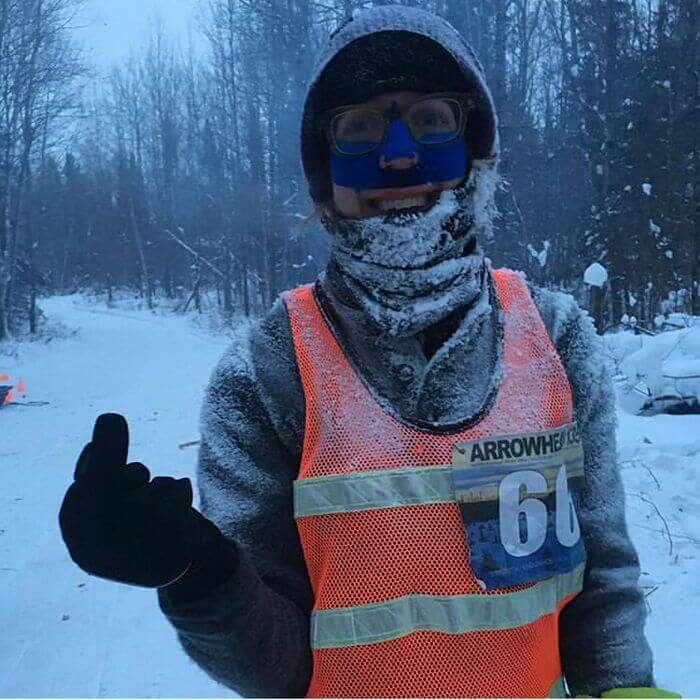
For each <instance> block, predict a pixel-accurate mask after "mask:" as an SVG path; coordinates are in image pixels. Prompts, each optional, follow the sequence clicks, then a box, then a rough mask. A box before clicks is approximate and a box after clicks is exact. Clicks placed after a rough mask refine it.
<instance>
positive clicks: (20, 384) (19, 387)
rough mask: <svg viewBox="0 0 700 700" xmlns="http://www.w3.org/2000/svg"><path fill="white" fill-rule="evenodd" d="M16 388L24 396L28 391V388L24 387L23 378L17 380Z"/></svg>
mask: <svg viewBox="0 0 700 700" xmlns="http://www.w3.org/2000/svg"><path fill="white" fill-rule="evenodd" d="M15 389H17V393H18V394H22V396H25V395H26V393H27V390H26V389H25V388H24V382H23V381H22V380H21V379H20V380H19V381H18V382H17V386H16V387H15Z"/></svg>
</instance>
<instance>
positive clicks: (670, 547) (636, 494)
mask: <svg viewBox="0 0 700 700" xmlns="http://www.w3.org/2000/svg"><path fill="white" fill-rule="evenodd" d="M625 493H626V494H627V495H629V496H636V497H637V498H639V499H640V500H641V501H644V503H647V504H648V505H650V506H651V507H652V508H653V509H654V510H655V511H656V514H657V515H658V516H659V518H660V519H661V522H662V523H663V524H664V528H665V530H666V536H667V537H668V546H669V552H668V553H669V555H672V554H673V538H672V537H671V530H670V528H669V526H668V523H667V522H666V518H664V516H663V515H662V514H661V511H660V510H659V508H658V506H657V505H656V503H654V501H651V500H649V499H648V498H647V497H646V496H643V495H642V494H641V493H630V492H629V491H625Z"/></svg>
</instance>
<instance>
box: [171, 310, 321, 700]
mask: <svg viewBox="0 0 700 700" xmlns="http://www.w3.org/2000/svg"><path fill="white" fill-rule="evenodd" d="M303 422H304V405H303V394H302V389H301V385H300V381H299V377H298V371H297V368H296V360H295V357H294V352H293V346H292V342H291V334H290V332H289V324H288V320H287V316H286V312H285V311H284V308H283V305H282V303H281V302H278V303H277V304H276V305H275V307H274V308H273V310H272V312H271V313H270V315H269V316H268V317H267V318H266V319H265V321H263V322H262V324H260V325H259V326H252V327H249V328H248V329H247V331H246V332H245V333H242V334H241V337H240V338H238V340H237V341H236V342H235V343H234V344H233V346H232V347H231V348H230V349H229V350H228V352H227V353H226V354H225V355H224V357H223V358H222V360H221V361H220V363H219V365H218V366H217V368H216V369H215V371H214V373H213V375H212V378H211V381H210V384H209V387H208V389H207V392H206V396H205V400H204V404H203V408H202V414H201V440H202V441H201V447H200V452H199V464H198V486H199V494H200V498H201V505H200V509H201V511H202V513H203V514H204V515H205V516H206V517H207V518H209V519H210V520H212V521H213V522H214V523H216V525H218V527H219V528H220V529H221V531H222V532H223V534H224V535H225V536H226V537H227V538H229V539H230V541H231V542H232V543H235V545H232V546H235V549H236V550H237V553H238V557H237V558H238V563H237V566H236V568H235V570H234V572H233V573H232V575H231V576H229V578H228V579H227V580H225V581H224V582H223V583H219V584H218V585H217V586H216V587H214V588H213V589H206V587H205V589H204V590H201V591H197V592H195V593H196V594H195V595H194V596H193V595H192V591H191V590H190V591H188V593H187V595H186V596H181V595H179V594H178V586H177V584H176V585H175V586H173V587H172V588H171V587H166V588H164V589H161V590H160V591H159V594H158V597H159V603H160V606H161V609H162V610H163V612H164V613H165V615H166V616H167V617H168V619H169V620H170V622H171V623H172V624H173V625H174V627H175V629H176V630H177V633H178V636H179V639H180V641H181V643H182V645H183V648H184V649H185V651H186V652H187V653H188V654H189V655H190V656H191V657H192V659H194V660H195V661H196V662H197V663H198V664H199V665H200V666H201V667H202V668H203V669H204V670H205V671H206V672H207V673H208V674H209V675H210V676H212V677H213V678H214V679H215V680H217V681H219V682H220V683H222V684H224V685H226V686H228V687H229V688H232V689H233V690H235V691H236V692H238V693H239V694H241V695H243V696H247V697H299V696H303V695H304V694H305V692H306V689H307V687H308V684H309V681H310V677H311V651H310V646H309V632H308V630H309V615H310V609H311V607H312V593H311V587H310V584H309V580H308V575H307V572H306V566H305V563H304V560H303V554H302V551H301V546H300V543H299V538H298V534H297V530H296V525H295V522H294V517H293V501H292V482H293V480H294V479H295V478H296V474H297V471H298V465H299V457H300V445H301V440H302V436H303ZM190 588H191V586H190Z"/></svg>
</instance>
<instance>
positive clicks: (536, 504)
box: [452, 423, 586, 590]
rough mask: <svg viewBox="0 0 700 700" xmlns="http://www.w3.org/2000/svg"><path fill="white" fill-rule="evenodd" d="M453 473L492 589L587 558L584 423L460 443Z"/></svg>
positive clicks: (482, 574) (475, 552)
mask: <svg viewBox="0 0 700 700" xmlns="http://www.w3.org/2000/svg"><path fill="white" fill-rule="evenodd" d="M452 478H453V483H454V488H455V495H456V498H457V502H458V504H459V508H460V511H461V514H462V522H463V524H464V528H465V532H466V536H467V541H468V542H469V555H470V560H471V566H472V569H473V571H474V574H475V576H476V577H477V578H478V579H479V580H480V581H481V582H482V584H483V586H484V587H485V588H486V589H487V590H490V589H493V588H505V587H508V586H516V585H520V584H526V583H534V582H535V581H541V580H543V579H546V578H550V577H552V576H556V575H558V574H563V573H566V572H569V571H572V570H573V569H575V568H576V567H577V566H578V565H579V564H581V563H582V562H583V561H585V558H586V553H585V550H584V547H583V541H582V539H581V531H580V528H579V522H578V517H577V512H576V511H577V504H578V500H579V495H580V492H581V489H582V488H583V485H584V474H583V448H582V446H581V435H580V433H579V430H578V427H577V425H576V423H570V424H568V425H564V426H562V427H560V428H556V429H554V430H545V431H542V432H537V433H525V434H522V435H509V436H501V437H497V438H483V439H480V440H470V441H468V442H461V443H457V444H456V445H455V446H454V447H453V450H452Z"/></svg>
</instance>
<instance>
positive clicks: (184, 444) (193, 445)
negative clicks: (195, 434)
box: [178, 440, 201, 450]
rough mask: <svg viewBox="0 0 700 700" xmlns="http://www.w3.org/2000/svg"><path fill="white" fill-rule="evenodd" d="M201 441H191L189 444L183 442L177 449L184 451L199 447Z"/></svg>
mask: <svg viewBox="0 0 700 700" xmlns="http://www.w3.org/2000/svg"><path fill="white" fill-rule="evenodd" d="M200 442H201V441H200V440H192V441H191V442H183V443H181V444H179V445H178V448H179V449H181V450H186V449H187V448H188V447H196V446H197V445H199V443H200Z"/></svg>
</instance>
